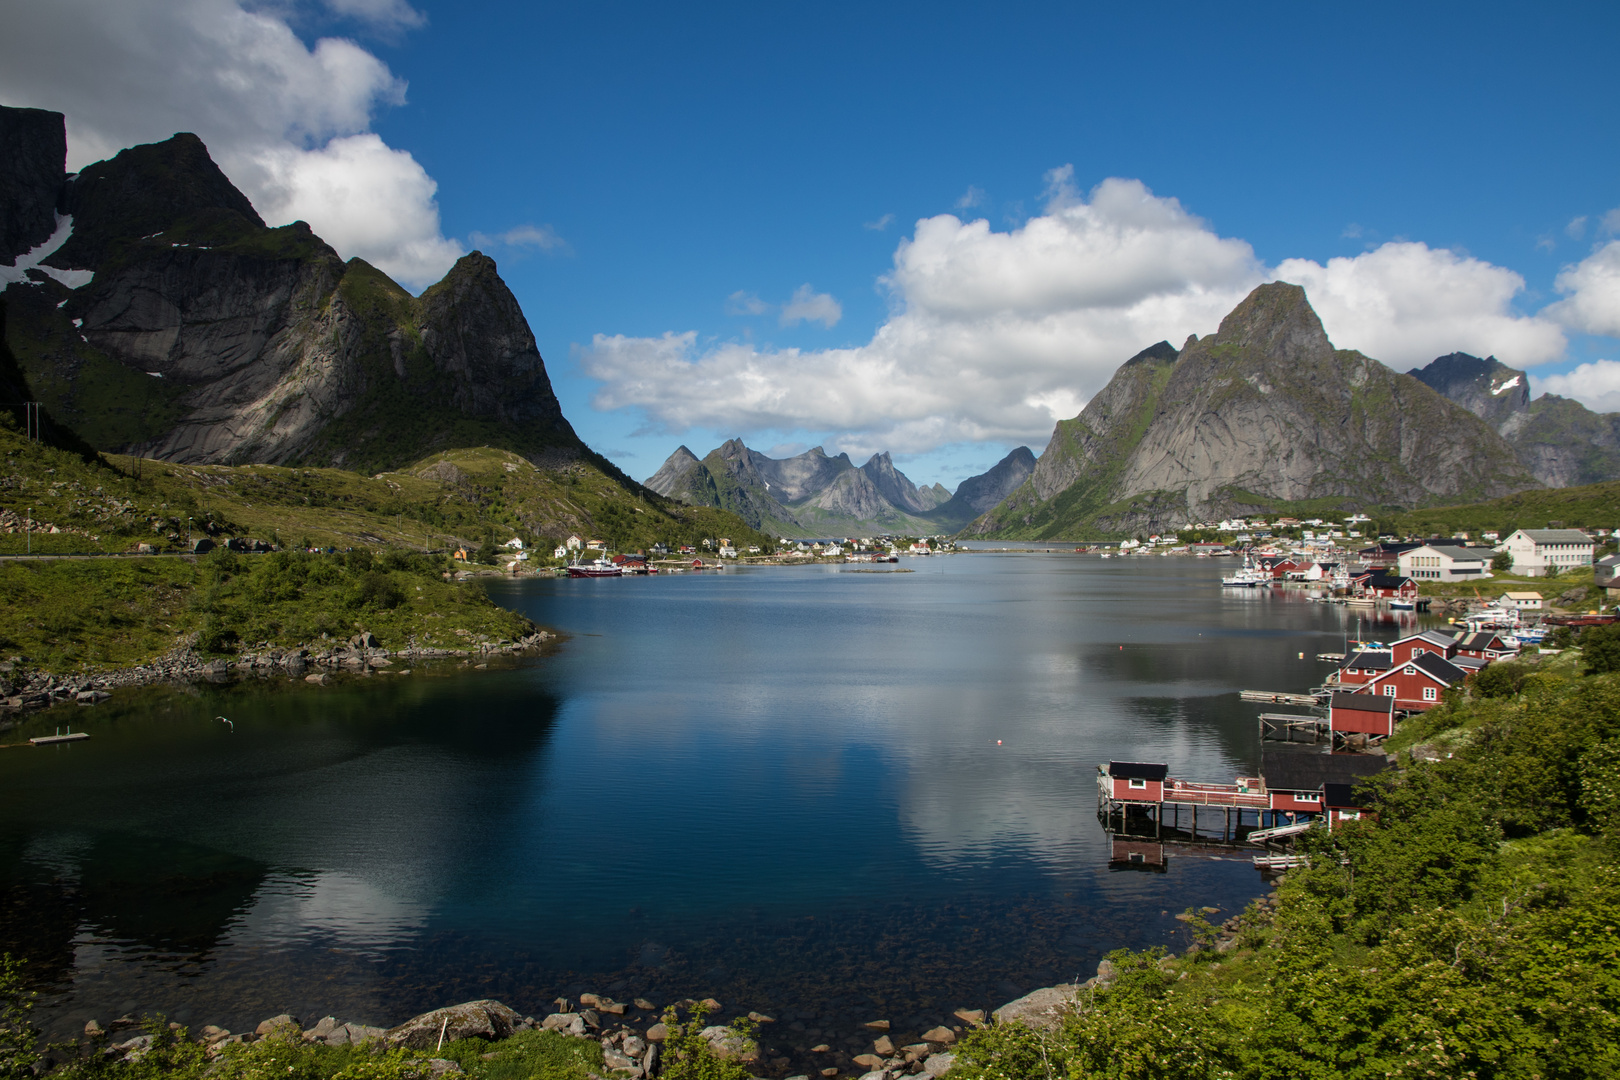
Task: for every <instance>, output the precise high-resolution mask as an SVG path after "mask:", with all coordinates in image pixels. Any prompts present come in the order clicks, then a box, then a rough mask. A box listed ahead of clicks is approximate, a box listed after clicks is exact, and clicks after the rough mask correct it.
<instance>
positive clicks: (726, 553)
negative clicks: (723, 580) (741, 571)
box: [720, 544, 737, 559]
mask: <svg viewBox="0 0 1620 1080" xmlns="http://www.w3.org/2000/svg"><path fill="white" fill-rule="evenodd" d="M720 557H721V558H722V559H735V558H736V557H737V549H736V548H734V547H732V546H731V545H730V544H726V545H725V546H723V547H722V548H721V549H720Z"/></svg>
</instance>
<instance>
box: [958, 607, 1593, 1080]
mask: <svg viewBox="0 0 1620 1080" xmlns="http://www.w3.org/2000/svg"><path fill="white" fill-rule="evenodd" d="M1612 635H1613V632H1612V631H1608V630H1605V631H1604V632H1603V633H1602V634H1599V635H1594V634H1592V633H1591V632H1590V631H1588V633H1587V635H1586V636H1583V637H1582V638H1581V639H1580V644H1581V645H1582V646H1584V647H1583V648H1582V649H1579V650H1571V651H1568V652H1565V653H1563V654H1561V655H1559V656H1557V657H1538V658H1532V659H1527V660H1524V661H1519V662H1516V663H1513V664H1504V665H1500V666H1493V667H1492V668H1488V669H1486V672H1487V673H1492V672H1494V673H1495V674H1491V675H1489V677H1487V675H1482V676H1481V677H1480V678H1479V679H1477V680H1476V681H1475V682H1474V684H1473V685H1472V686H1471V687H1470V688H1469V689H1468V690H1467V691H1465V692H1463V693H1459V694H1454V695H1453V696H1452V697H1451V699H1450V700H1448V701H1447V702H1446V703H1445V704H1443V705H1442V706H1441V707H1439V708H1436V709H1434V710H1432V711H1431V712H1429V713H1426V714H1424V715H1423V716H1421V717H1417V718H1414V719H1412V720H1409V721H1407V722H1406V723H1405V724H1404V725H1403V726H1402V728H1401V730H1400V731H1399V732H1398V734H1397V737H1396V738H1395V739H1394V740H1392V742H1391V744H1390V745H1391V746H1392V747H1393V748H1394V749H1397V750H1402V751H1408V752H1409V751H1411V750H1412V749H1413V748H1414V747H1418V748H1419V751H1420V752H1419V753H1417V754H1416V755H1415V756H1414V755H1411V754H1410V753H1408V754H1407V757H1408V765H1407V767H1405V768H1403V769H1400V770H1398V771H1395V772H1394V773H1392V774H1386V775H1385V776H1384V777H1381V778H1379V779H1378V780H1376V781H1374V782H1372V783H1370V784H1367V785H1365V786H1364V787H1363V788H1362V794H1363V796H1364V798H1365V799H1366V801H1367V804H1368V805H1369V806H1370V807H1371V808H1372V809H1373V814H1372V815H1371V816H1370V817H1364V818H1363V819H1362V820H1360V821H1357V822H1345V823H1342V827H1340V828H1338V829H1336V830H1334V831H1332V832H1331V833H1329V832H1328V831H1326V830H1322V829H1318V830H1314V831H1313V832H1312V833H1310V834H1307V838H1306V842H1305V849H1306V851H1307V852H1308V854H1309V856H1310V859H1311V864H1310V866H1309V867H1308V868H1306V869H1298V870H1294V871H1290V872H1289V873H1288V875H1287V876H1286V878H1285V879H1284V880H1283V882H1282V883H1281V884H1280V886H1279V888H1278V904H1277V908H1276V914H1275V916H1274V917H1266V916H1263V915H1261V914H1260V912H1259V911H1258V909H1256V908H1251V909H1250V911H1249V912H1248V913H1246V915H1245V917H1244V924H1243V932H1242V934H1241V936H1240V938H1239V947H1238V948H1235V949H1233V950H1232V951H1230V952H1226V953H1220V952H1217V951H1215V950H1211V949H1207V948H1200V949H1198V950H1196V951H1195V950H1191V949H1189V951H1188V953H1187V954H1185V955H1183V956H1182V957H1179V958H1169V957H1166V956H1163V955H1162V954H1160V953H1158V952H1156V951H1149V952H1145V953H1129V952H1119V953H1115V954H1114V955H1113V956H1112V957H1110V959H1111V960H1112V961H1113V963H1114V966H1115V971H1116V975H1117V977H1116V978H1115V980H1114V981H1113V982H1112V983H1110V984H1109V985H1107V986H1105V987H1099V988H1095V989H1092V990H1088V991H1085V992H1083V994H1082V998H1081V1001H1080V1003H1079V1007H1078V1009H1077V1010H1076V1011H1075V1013H1074V1014H1073V1015H1071V1016H1070V1017H1068V1018H1067V1019H1066V1020H1065V1022H1064V1023H1063V1025H1062V1026H1061V1028H1060V1029H1059V1030H1057V1031H1055V1032H1053V1033H1050V1034H1042V1033H1037V1032H1034V1031H1032V1030H1030V1029H1028V1028H1025V1027H1023V1026H1021V1025H1000V1026H996V1027H993V1028H988V1029H985V1030H982V1031H977V1032H974V1033H972V1034H970V1035H969V1036H968V1037H967V1038H966V1039H964V1041H963V1043H962V1044H961V1050H960V1054H959V1057H958V1065H957V1070H956V1072H954V1073H953V1074H952V1075H953V1076H955V1075H958V1074H960V1075H962V1076H963V1077H964V1078H966V1080H978V1078H981V1077H984V1078H996V1080H1050V1078H1053V1077H1059V1076H1062V1077H1068V1078H1072V1080H1082V1078H1090V1077H1109V1078H1111V1080H1128V1078H1138V1077H1140V1078H1144V1080H1146V1078H1149V1077H1151V1078H1153V1080H1178V1078H1183V1077H1185V1078H1193V1077H1197V1078H1198V1080H1206V1078H1208V1077H1216V1076H1220V1077H1254V1078H1260V1077H1275V1076H1290V1077H1306V1078H1316V1077H1321V1078H1327V1077H1350V1078H1360V1077H1368V1078H1371V1077H1427V1076H1445V1077H1515V1078H1517V1077H1524V1078H1530V1077H1543V1078H1547V1080H1553V1078H1564V1077H1567V1078H1572V1080H1573V1078H1576V1077H1592V1076H1613V1075H1620V933H1617V930H1616V922H1615V912H1616V910H1620V866H1617V865H1616V859H1615V854H1616V849H1615V845H1616V843H1617V841H1620V675H1617V674H1614V673H1612V672H1611V671H1609V670H1607V669H1606V668H1605V670H1603V671H1601V672H1599V671H1598V668H1600V667H1605V665H1608V664H1610V663H1612V662H1613V659H1612V657H1613V654H1614V653H1615V652H1620V648H1617V644H1616V642H1617V641H1620V639H1614V638H1613V637H1612ZM1583 653H1589V654H1590V658H1589V659H1586V660H1583V658H1582V654H1583ZM1599 658H1601V659H1599ZM1594 660H1596V662H1593V661H1594ZM1448 754H1449V755H1450V756H1447V755H1448Z"/></svg>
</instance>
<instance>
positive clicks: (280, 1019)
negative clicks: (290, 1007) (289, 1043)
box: [253, 1013, 303, 1039]
mask: <svg viewBox="0 0 1620 1080" xmlns="http://www.w3.org/2000/svg"><path fill="white" fill-rule="evenodd" d="M289 1032H290V1033H291V1034H293V1035H302V1034H303V1025H301V1024H299V1022H298V1021H297V1020H296V1019H294V1018H293V1016H292V1015H291V1014H289V1013H282V1014H281V1015H280V1016H272V1017H271V1018H270V1019H268V1020H265V1021H262V1022H260V1024H259V1026H258V1027H256V1028H254V1029H253V1034H255V1035H257V1036H259V1038H261V1039H263V1038H270V1037H272V1036H285V1035H287V1034H288V1033H289Z"/></svg>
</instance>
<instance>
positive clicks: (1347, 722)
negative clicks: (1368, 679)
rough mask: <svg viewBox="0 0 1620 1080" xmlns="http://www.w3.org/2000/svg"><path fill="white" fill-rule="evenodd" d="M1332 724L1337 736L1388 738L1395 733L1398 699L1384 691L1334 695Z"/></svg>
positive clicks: (1332, 700)
mask: <svg viewBox="0 0 1620 1080" xmlns="http://www.w3.org/2000/svg"><path fill="white" fill-rule="evenodd" d="M1328 727H1329V729H1330V730H1331V731H1332V732H1333V734H1335V735H1370V736H1372V737H1374V738H1380V739H1384V738H1388V737H1389V736H1391V735H1393V734H1394V733H1395V699H1394V698H1392V697H1385V696H1384V695H1383V694H1334V695H1333V696H1332V697H1331V698H1329V699H1328Z"/></svg>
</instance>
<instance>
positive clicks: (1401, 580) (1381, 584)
mask: <svg viewBox="0 0 1620 1080" xmlns="http://www.w3.org/2000/svg"><path fill="white" fill-rule="evenodd" d="M1411 581H1412V579H1411V578H1409V577H1406V576H1405V575H1404V574H1385V573H1381V572H1379V571H1376V570H1375V571H1373V572H1372V573H1370V574H1368V575H1366V581H1365V584H1366V585H1368V586H1369V587H1371V588H1374V589H1401V588H1405V587H1406V586H1407V585H1409V584H1410V583H1411Z"/></svg>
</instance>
